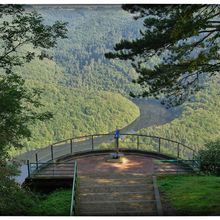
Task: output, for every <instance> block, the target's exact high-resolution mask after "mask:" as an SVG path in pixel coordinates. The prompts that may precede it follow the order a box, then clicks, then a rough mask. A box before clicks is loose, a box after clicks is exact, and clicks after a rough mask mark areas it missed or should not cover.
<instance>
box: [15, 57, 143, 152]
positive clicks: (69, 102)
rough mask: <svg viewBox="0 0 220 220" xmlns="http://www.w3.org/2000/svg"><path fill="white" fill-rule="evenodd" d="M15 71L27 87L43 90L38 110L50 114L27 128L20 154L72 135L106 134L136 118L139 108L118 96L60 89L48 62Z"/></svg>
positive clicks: (57, 75) (57, 76)
mask: <svg viewBox="0 0 220 220" xmlns="http://www.w3.org/2000/svg"><path fill="white" fill-rule="evenodd" d="M16 72H17V73H19V74H21V75H22V76H23V77H24V78H25V79H26V86H27V87H28V88H40V89H43V93H42V99H41V103H42V104H43V105H44V106H43V107H41V108H40V109H39V111H43V110H46V111H51V112H52V113H53V114H54V117H53V119H51V120H49V121H47V122H38V123H37V124H35V125H30V129H31V131H32V138H31V139H30V140H23V144H24V146H25V148H24V149H23V150H24V151H25V150H27V149H28V150H30V149H33V148H37V147H44V146H47V145H48V144H51V143H53V142H55V141H59V140H63V139H66V138H70V137H73V136H79V135H84V134H90V133H105V132H109V131H112V130H114V129H115V128H116V127H124V126H126V125H127V124H129V123H130V122H132V121H133V120H134V119H135V118H136V117H138V116H139V108H138V107H137V106H136V105H135V104H134V103H133V102H131V101H129V100H128V99H127V98H125V97H123V96H122V95H120V94H119V93H115V92H108V91H97V90H95V89H92V88H87V87H81V88H71V87H65V86H63V85H62V84H63V83H62V82H63V80H64V79H65V76H64V74H63V73H62V70H61V69H60V68H59V67H58V66H57V65H56V64H55V63H54V62H53V61H51V60H48V59H44V60H43V61H39V60H33V61H32V62H31V63H29V64H26V65H25V66H24V67H21V68H17V69H16ZM11 153H12V154H14V153H15V152H14V150H12V151H11Z"/></svg>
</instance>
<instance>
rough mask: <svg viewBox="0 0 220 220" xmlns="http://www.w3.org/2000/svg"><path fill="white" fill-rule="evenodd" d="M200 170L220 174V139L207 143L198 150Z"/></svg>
mask: <svg viewBox="0 0 220 220" xmlns="http://www.w3.org/2000/svg"><path fill="white" fill-rule="evenodd" d="M198 160H199V163H200V170H201V171H203V172H205V173H209V174H214V175H220V140H218V141H215V142H210V143H207V144H206V145H205V149H203V150H200V151H199V152H198Z"/></svg>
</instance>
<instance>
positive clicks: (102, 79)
mask: <svg viewBox="0 0 220 220" xmlns="http://www.w3.org/2000/svg"><path fill="white" fill-rule="evenodd" d="M33 8H34V9H35V10H37V11H38V12H39V13H40V14H42V16H43V18H44V19H45V23H48V24H52V23H54V21H55V20H57V19H58V20H61V21H66V22H68V38H67V39H63V40H60V41H59V42H58V44H57V48H54V49H53V50H52V51H49V53H50V54H51V55H53V58H54V61H51V60H48V59H44V60H43V61H40V60H34V61H32V62H31V63H29V64H26V65H25V66H24V67H22V68H17V69H16V72H18V73H19V74H21V75H22V76H23V77H24V78H25V79H26V80H27V86H28V87H38V88H42V89H44V93H43V98H42V102H43V103H44V104H45V107H44V109H47V110H50V111H51V112H52V113H54V119H52V120H51V121H49V122H45V123H40V122H39V123H38V124H37V125H36V126H32V125H30V126H32V127H31V129H32V131H33V138H32V139H31V140H24V144H25V146H26V147H27V148H30V149H31V148H33V147H41V146H45V145H48V144H49V143H51V142H54V141H57V140H61V139H65V138H69V137H71V136H77V135H82V134H88V133H95V132H108V131H111V130H114V129H115V127H116V126H119V127H123V126H125V125H126V124H128V123H129V122H131V121H132V120H134V119H135V118H136V117H137V116H138V114H139V110H138V108H137V106H135V105H134V104H133V103H131V102H130V101H129V100H127V99H125V98H124V97H123V96H127V97H128V94H129V92H130V91H133V92H135V91H138V90H139V89H140V88H139V87H138V86H137V85H134V84H133V83H132V82H131V79H132V78H135V77H136V73H135V71H134V70H133V69H132V68H131V65H130V64H129V62H127V61H126V62H124V61H118V60H108V59H105V57H104V53H105V52H107V51H110V50H112V49H113V46H114V45H115V43H117V42H119V41H120V39H121V38H125V37H126V39H134V38H136V37H137V36H138V34H139V29H140V28H141V27H142V22H141V20H139V21H135V20H133V19H132V15H131V14H129V13H127V12H125V11H123V10H122V9H121V7H120V6H119V5H116V6H84V7H82V6H68V7H67V8H66V7H64V6H33V7H32V6H31V7H29V8H28V10H32V9H33ZM152 62H153V63H157V62H159V60H158V59H157V58H154V59H152ZM149 65H150V63H149ZM219 80H220V79H219V78H213V80H212V81H211V82H209V83H207V85H208V87H207V88H206V90H205V91H201V92H199V93H198V94H196V96H195V102H188V103H186V104H184V105H183V114H182V115H181V116H180V117H179V118H178V119H175V120H174V121H172V122H171V123H169V124H165V125H163V126H153V127H151V128H147V129H144V130H142V131H141V132H142V133H147V134H149V133H150V134H153V135H159V136H164V137H168V138H170V139H175V140H179V141H180V142H183V143H186V144H187V145H192V146H201V145H203V144H204V142H206V141H209V140H214V139H216V138H217V137H218V135H219V131H218V127H219V125H220V120H219V118H220V115H219V111H218V109H219V107H220V106H219V104H218V103H220V98H219V93H218V87H219ZM120 94H122V95H123V96H122V95H120Z"/></svg>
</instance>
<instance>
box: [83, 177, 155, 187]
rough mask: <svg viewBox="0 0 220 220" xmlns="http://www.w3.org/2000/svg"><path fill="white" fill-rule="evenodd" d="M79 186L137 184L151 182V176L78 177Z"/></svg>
mask: <svg viewBox="0 0 220 220" xmlns="http://www.w3.org/2000/svg"><path fill="white" fill-rule="evenodd" d="M79 181H80V186H90V185H91V186H92V185H125V184H126V185H138V184H152V178H132V179H123V178H122V177H120V178H116V179H115V178H81V177H80V178H79Z"/></svg>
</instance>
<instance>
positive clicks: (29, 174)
mask: <svg viewBox="0 0 220 220" xmlns="http://www.w3.org/2000/svg"><path fill="white" fill-rule="evenodd" d="M27 169H28V177H30V176H31V172H30V161H29V160H27Z"/></svg>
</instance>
